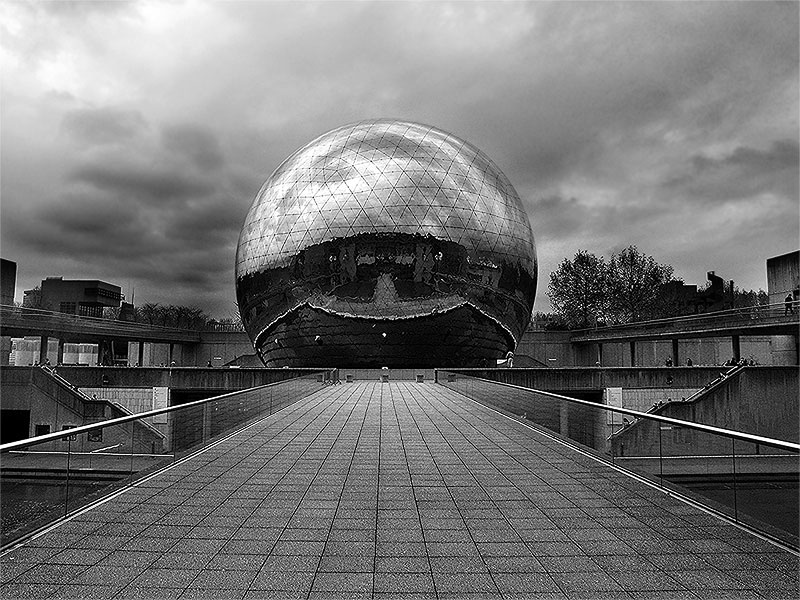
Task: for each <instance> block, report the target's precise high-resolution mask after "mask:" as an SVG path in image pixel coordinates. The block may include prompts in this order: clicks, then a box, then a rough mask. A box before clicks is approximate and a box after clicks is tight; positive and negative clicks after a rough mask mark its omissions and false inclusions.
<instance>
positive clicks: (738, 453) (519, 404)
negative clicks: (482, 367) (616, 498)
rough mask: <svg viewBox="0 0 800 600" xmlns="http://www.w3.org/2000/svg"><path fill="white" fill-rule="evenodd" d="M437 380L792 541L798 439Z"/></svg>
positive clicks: (511, 388)
mask: <svg viewBox="0 0 800 600" xmlns="http://www.w3.org/2000/svg"><path fill="white" fill-rule="evenodd" d="M437 381H438V382H439V383H440V384H441V385H444V386H446V387H448V388H451V389H453V390H455V391H457V392H459V393H461V394H463V395H465V396H467V397H469V398H471V399H473V400H475V401H477V402H479V403H481V404H484V405H486V406H490V407H492V408H496V409H499V410H501V411H502V412H504V413H506V414H508V415H509V416H511V417H512V418H516V419H519V420H521V421H523V422H530V423H533V424H536V425H537V426H538V427H539V428H544V429H545V430H548V431H550V432H553V433H554V434H556V436H555V437H558V438H560V439H562V440H564V441H567V442H568V443H571V444H572V445H574V446H576V447H578V448H580V449H582V450H584V451H587V452H588V453H590V454H591V455H593V456H595V457H597V458H600V459H602V460H604V461H607V462H609V463H611V464H612V465H614V466H615V467H619V468H622V469H624V470H626V471H628V472H631V473H634V474H636V475H637V476H640V477H641V478H643V479H644V480H646V481H648V482H650V483H652V484H654V485H657V486H659V487H661V488H666V489H668V490H670V491H671V492H672V493H675V494H677V495H680V496H682V497H684V498H687V499H689V500H690V501H692V502H694V503H695V504H698V505H701V506H703V507H705V508H708V509H710V510H713V511H714V512H716V513H718V514H721V515H724V516H725V517H726V518H728V519H730V520H731V521H734V522H736V523H739V524H742V525H745V526H747V527H749V528H751V529H754V530H757V531H759V532H760V533H762V534H763V535H766V536H769V537H771V538H772V539H774V540H776V541H779V542H782V543H783V544H785V545H787V546H790V547H792V548H795V549H797V548H799V547H800V544H798V482H799V481H800V463H799V462H798V453H800V444H798V443H795V442H793V441H787V440H777V439H771V438H766V437H762V436H757V435H751V434H747V433H742V432H737V431H731V430H728V429H722V428H719V427H713V426H710V425H704V424H700V423H692V422H689V421H682V420H680V419H674V418H670V417H664V416H661V415H657V414H652V413H645V412H640V411H636V410H631V409H626V408H618V407H612V406H607V405H605V404H598V403H595V402H590V401H587V400H579V399H577V398H569V397H567V396H562V395H560V394H553V393H549V392H544V391H540V390H533V389H529V388H523V387H519V386H515V385H511V384H506V383H498V382H493V381H488V380H486V379H479V378H476V377H472V376H469V375H464V374H462V373H454V372H451V371H442V370H440V371H437Z"/></svg>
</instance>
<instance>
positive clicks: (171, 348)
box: [167, 342, 175, 367]
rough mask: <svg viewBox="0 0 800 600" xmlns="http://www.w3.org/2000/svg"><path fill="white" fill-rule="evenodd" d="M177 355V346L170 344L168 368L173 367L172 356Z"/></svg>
mask: <svg viewBox="0 0 800 600" xmlns="http://www.w3.org/2000/svg"><path fill="white" fill-rule="evenodd" d="M174 354H175V344H173V343H172V342H170V344H169V360H168V361H167V366H170V367H171V366H172V360H173V359H172V356H173V355H174Z"/></svg>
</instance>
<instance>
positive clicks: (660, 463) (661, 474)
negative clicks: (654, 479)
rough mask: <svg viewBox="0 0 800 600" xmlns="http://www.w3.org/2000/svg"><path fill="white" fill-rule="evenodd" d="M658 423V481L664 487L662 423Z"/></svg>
mask: <svg viewBox="0 0 800 600" xmlns="http://www.w3.org/2000/svg"><path fill="white" fill-rule="evenodd" d="M656 423H657V427H658V481H659V483H660V484H661V487H664V446H663V444H662V442H661V423H658V422H656Z"/></svg>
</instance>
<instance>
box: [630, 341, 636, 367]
mask: <svg viewBox="0 0 800 600" xmlns="http://www.w3.org/2000/svg"><path fill="white" fill-rule="evenodd" d="M630 346H631V366H632V367H635V366H636V342H631V343H630Z"/></svg>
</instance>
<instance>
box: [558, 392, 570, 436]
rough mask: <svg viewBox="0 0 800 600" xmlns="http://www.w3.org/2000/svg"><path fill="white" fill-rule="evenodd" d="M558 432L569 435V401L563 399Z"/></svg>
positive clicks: (559, 412) (559, 411)
mask: <svg viewBox="0 0 800 600" xmlns="http://www.w3.org/2000/svg"><path fill="white" fill-rule="evenodd" d="M558 417H559V423H558V432H559V433H560V434H561V435H563V436H564V437H567V438H568V437H569V402H566V401H564V400H562V401H561V402H560V403H559V410H558Z"/></svg>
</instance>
